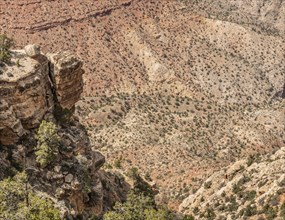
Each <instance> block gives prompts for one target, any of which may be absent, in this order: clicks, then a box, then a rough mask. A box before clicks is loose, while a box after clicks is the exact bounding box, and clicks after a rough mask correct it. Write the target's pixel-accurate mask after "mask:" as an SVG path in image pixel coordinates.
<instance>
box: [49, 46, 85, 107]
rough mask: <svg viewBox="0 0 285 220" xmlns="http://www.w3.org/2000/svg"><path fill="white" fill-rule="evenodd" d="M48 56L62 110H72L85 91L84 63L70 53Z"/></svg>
mask: <svg viewBox="0 0 285 220" xmlns="http://www.w3.org/2000/svg"><path fill="white" fill-rule="evenodd" d="M47 56H48V58H49V60H50V67H51V68H50V70H51V76H52V77H53V78H52V81H53V83H54V85H55V91H56V98H57V101H58V103H59V104H60V106H61V107H62V108H64V109H72V108H73V107H74V104H75V103H76V102H77V101H79V99H80V95H81V93H82V91H83V79H82V75H83V73H84V71H83V69H82V65H83V63H82V61H80V60H78V59H77V58H76V56H74V55H72V54H70V53H68V52H64V53H56V54H48V55H47Z"/></svg>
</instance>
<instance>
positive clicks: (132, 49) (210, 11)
mask: <svg viewBox="0 0 285 220" xmlns="http://www.w3.org/2000/svg"><path fill="white" fill-rule="evenodd" d="M284 10H285V2H284V1H283V0H270V1H267V0H249V1H226V0H218V1H211V0H201V1H196V0H193V1H190V0H159V1H157V0H100V1H89V0H80V1H77V0H53V1H48V0H33V1H25V0H21V1H18V0H11V1H0V32H6V33H7V34H8V35H9V36H12V37H13V38H14V39H15V41H16V46H17V47H19V48H20V47H22V46H24V45H26V44H28V43H36V44H39V45H40V46H41V48H42V51H44V52H47V51H51V52H53V51H58V50H70V51H72V52H74V53H76V54H77V55H78V56H80V57H81V58H82V59H83V61H84V70H85V74H84V76H83V77H84V93H83V94H84V95H83V98H82V99H81V100H80V101H79V102H78V103H77V106H76V115H77V116H78V117H79V119H80V122H81V123H82V124H84V125H85V127H86V129H87V131H88V134H89V137H90V141H91V143H92V146H94V147H93V148H94V149H96V150H99V151H100V152H101V153H103V154H104V155H105V156H106V161H107V163H109V165H111V166H113V167H114V165H115V167H116V168H119V169H121V170H122V172H125V171H127V170H128V169H129V168H131V167H133V166H134V167H138V168H139V170H140V172H141V173H142V175H145V176H146V177H147V178H148V179H151V180H153V181H154V182H155V183H156V185H157V186H158V187H159V191H160V193H159V194H158V196H157V200H158V201H160V202H161V203H168V204H169V206H170V207H172V208H175V209H176V210H178V207H179V204H180V203H181V202H182V201H183V199H185V198H186V197H188V196H189V194H191V193H192V192H193V191H196V189H197V188H198V187H200V185H201V184H202V183H203V181H204V180H205V179H207V178H208V177H209V176H210V175H212V174H213V173H214V172H215V171H218V170H220V169H221V168H222V167H224V166H226V165H229V164H231V163H233V162H235V161H237V160H240V159H244V158H247V157H248V156H249V155H255V154H257V153H260V154H264V153H270V152H273V151H275V150H278V149H280V148H281V147H284V144H285V143H284V140H285V132H284V131H285V127H284V126H285V114H284V113H285V112H284V109H285V102H284V97H285V90H284V88H285V87H284V86H285V69H284V64H285V52H284V51H285V39H284V34H285V13H284ZM118 164H119V166H118Z"/></svg>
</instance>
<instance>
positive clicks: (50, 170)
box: [0, 45, 129, 219]
mask: <svg viewBox="0 0 285 220" xmlns="http://www.w3.org/2000/svg"><path fill="white" fill-rule="evenodd" d="M82 65H83V63H82V61H81V60H79V59H78V58H77V57H76V56H74V55H72V54H71V53H69V52H60V53H55V54H48V55H47V56H45V55H43V54H41V53H40V51H39V48H38V46H36V45H28V46H27V47H25V51H24V50H17V51H13V57H12V62H11V64H9V65H3V68H2V74H1V75H0V95H1V99H0V143H1V149H0V156H1V159H0V179H2V178H4V177H7V176H10V175H13V173H15V172H16V170H17V169H21V167H25V170H26V171H27V173H28V174H29V183H30V185H32V186H33V190H36V191H37V193H40V194H41V193H42V194H46V195H47V196H48V197H50V198H51V199H52V200H53V201H54V203H55V205H56V206H57V207H58V208H59V209H60V210H61V215H62V219H87V218H88V217H91V216H93V215H101V214H103V212H104V211H105V210H108V209H110V207H111V206H112V205H113V204H114V203H115V202H116V201H118V200H122V199H123V200H124V199H125V197H126V194H127V191H128V190H129V186H128V184H126V183H125V182H124V181H123V180H119V181H118V177H116V175H114V174H112V173H107V172H105V171H101V170H100V168H101V167H102V166H103V165H104V163H105V157H104V156H103V155H102V154H101V153H99V152H96V151H93V150H92V148H91V145H90V143H89V138H88V136H87V134H86V131H85V130H84V128H83V127H82V125H81V124H80V123H79V122H78V120H77V119H76V118H75V117H72V114H71V113H72V112H73V110H74V105H75V103H76V102H77V101H78V100H79V98H80V95H81V93H82V89H83V83H82V74H83V73H84V71H83V69H82ZM57 111H60V114H58V113H57ZM66 111H67V112H68V114H69V117H68V121H65V123H60V122H61V121H60V118H57V117H64V114H67V112H66ZM43 119H46V120H50V121H53V122H58V123H57V126H58V132H57V133H58V135H59V137H60V148H59V152H58V154H56V156H55V158H54V159H53V161H52V163H51V164H49V165H48V166H46V167H44V168H39V166H38V163H37V162H36V160H35V154H34V150H35V147H36V146H37V141H36V139H35V137H36V128H37V127H38V125H39V124H40V122H41V121H42V120H43ZM24 134H25V135H26V136H24ZM109 177H110V178H109ZM102 183H104V184H102ZM110 187H113V188H110Z"/></svg>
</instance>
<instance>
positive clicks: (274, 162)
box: [180, 148, 285, 220]
mask: <svg viewBox="0 0 285 220" xmlns="http://www.w3.org/2000/svg"><path fill="white" fill-rule="evenodd" d="M284 164H285V148H281V149H279V150H278V151H277V152H276V153H274V154H273V155H266V156H263V157H262V156H259V157H256V158H253V157H252V158H248V159H247V160H240V161H237V162H235V163H234V164H232V165H231V166H229V167H226V168H224V169H222V170H221V171H218V172H216V173H214V174H213V175H212V176H210V177H209V178H208V179H207V180H205V182H204V184H203V185H202V186H201V187H200V188H199V189H198V190H197V192H195V193H194V194H192V195H190V196H189V197H188V198H186V199H185V200H184V201H183V203H182V204H181V205H180V211H181V212H184V213H187V214H193V215H194V216H195V217H197V218H199V219H208V217H209V216H211V219H229V220H231V219H232V220H234V219H284V217H285V176H284V172H285V166H284Z"/></svg>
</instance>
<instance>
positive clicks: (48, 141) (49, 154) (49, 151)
mask: <svg viewBox="0 0 285 220" xmlns="http://www.w3.org/2000/svg"><path fill="white" fill-rule="evenodd" d="M37 139H38V144H37V146H36V153H35V154H36V156H37V157H36V160H37V162H38V163H39V164H40V165H41V166H42V167H45V166H47V165H48V164H50V163H51V162H52V160H53V159H54V157H55V155H56V153H57V152H58V147H59V144H60V138H59V136H58V134H57V126H56V125H55V124H54V123H52V122H47V121H42V123H41V124H40V127H39V130H38V133H37Z"/></svg>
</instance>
